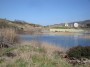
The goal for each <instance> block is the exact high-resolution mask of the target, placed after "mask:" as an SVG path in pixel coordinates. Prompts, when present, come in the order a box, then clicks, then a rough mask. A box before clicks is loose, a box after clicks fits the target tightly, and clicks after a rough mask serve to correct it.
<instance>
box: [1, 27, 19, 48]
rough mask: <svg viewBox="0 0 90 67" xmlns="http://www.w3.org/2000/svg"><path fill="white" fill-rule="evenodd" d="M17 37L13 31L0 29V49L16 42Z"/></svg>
mask: <svg viewBox="0 0 90 67" xmlns="http://www.w3.org/2000/svg"><path fill="white" fill-rule="evenodd" d="M18 40H19V39H18V35H17V33H16V31H15V30H14V29H11V28H2V29H0V47H1V48H2V47H9V46H12V45H13V44H15V43H17V42H18Z"/></svg>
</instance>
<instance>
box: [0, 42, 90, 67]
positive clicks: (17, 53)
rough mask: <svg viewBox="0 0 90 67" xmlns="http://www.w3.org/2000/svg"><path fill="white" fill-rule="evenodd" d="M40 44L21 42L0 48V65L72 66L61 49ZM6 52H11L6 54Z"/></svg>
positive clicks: (26, 66)
mask: <svg viewBox="0 0 90 67" xmlns="http://www.w3.org/2000/svg"><path fill="white" fill-rule="evenodd" d="M41 44H42V43H38V42H34V41H32V42H22V43H20V44H17V45H16V46H14V47H11V48H3V49H0V67H73V66H72V65H71V64H69V63H68V62H67V61H66V59H64V58H62V57H61V55H60V54H59V53H58V52H62V50H63V49H61V48H58V47H55V46H51V45H48V44H46V43H43V45H41ZM44 44H46V45H44ZM8 53H12V54H11V55H7V54H8ZM13 54H14V55H13ZM74 67H89V66H87V65H86V66H85V65H80V66H79V65H76V66H74Z"/></svg>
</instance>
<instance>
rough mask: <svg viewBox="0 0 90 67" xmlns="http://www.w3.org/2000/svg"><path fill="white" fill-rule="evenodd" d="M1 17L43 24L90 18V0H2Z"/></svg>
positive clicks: (0, 1)
mask: <svg viewBox="0 0 90 67" xmlns="http://www.w3.org/2000/svg"><path fill="white" fill-rule="evenodd" d="M0 18H7V19H9V20H15V19H17V20H25V21H28V22H30V23H36V24H41V25H50V24H59V23H63V22H65V23H67V22H71V21H79V20H80V21H81V20H87V19H90V0H0Z"/></svg>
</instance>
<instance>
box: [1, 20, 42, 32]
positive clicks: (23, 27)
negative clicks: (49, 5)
mask: <svg viewBox="0 0 90 67" xmlns="http://www.w3.org/2000/svg"><path fill="white" fill-rule="evenodd" d="M7 27H8V28H12V29H15V30H18V31H24V32H29V31H31V30H33V29H38V28H41V27H42V26H41V25H38V24H33V23H29V22H26V21H22V20H14V21H10V20H7V19H0V28H7Z"/></svg>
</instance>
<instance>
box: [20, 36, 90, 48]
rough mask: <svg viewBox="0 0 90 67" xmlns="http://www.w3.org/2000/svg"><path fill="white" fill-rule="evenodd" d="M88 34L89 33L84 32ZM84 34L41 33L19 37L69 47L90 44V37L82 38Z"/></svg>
mask: <svg viewBox="0 0 90 67" xmlns="http://www.w3.org/2000/svg"><path fill="white" fill-rule="evenodd" d="M86 35H87V36H90V35H89V34H86ZM83 36H85V34H77V35H68V36H66V35H41V36H31V35H21V39H22V40H25V41H31V40H33V39H35V40H38V41H41V42H47V43H50V44H53V45H56V46H62V47H65V48H70V47H73V46H78V45H81V46H90V38H83Z"/></svg>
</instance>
